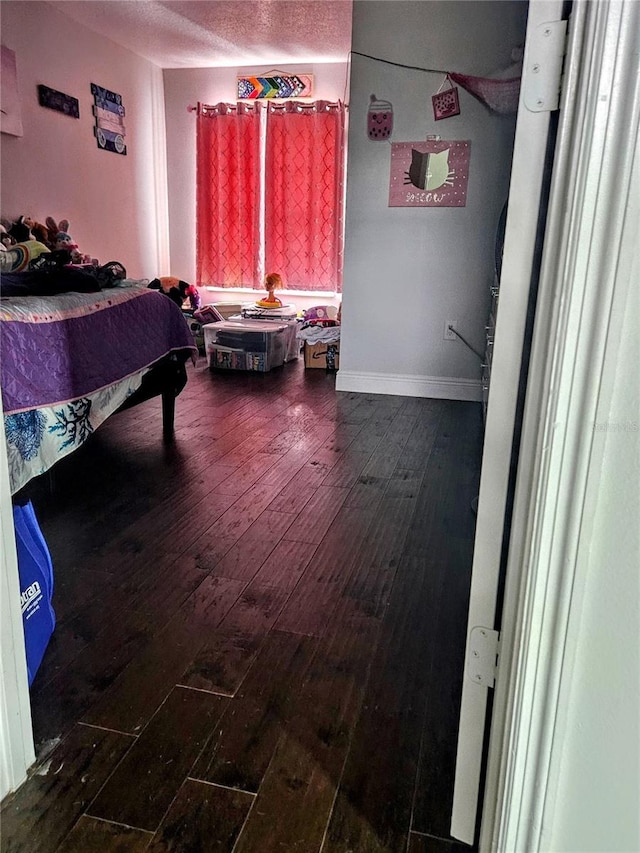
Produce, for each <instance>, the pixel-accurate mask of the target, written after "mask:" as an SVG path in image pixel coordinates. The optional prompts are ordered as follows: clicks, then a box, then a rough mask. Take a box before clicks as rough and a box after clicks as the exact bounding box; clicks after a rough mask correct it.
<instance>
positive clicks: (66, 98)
mask: <svg viewBox="0 0 640 853" xmlns="http://www.w3.org/2000/svg"><path fill="white" fill-rule="evenodd" d="M38 103H39V104H40V106H41V107H48V108H49V109H50V110H57V112H59V113H64V114H65V115H66V116H71V118H80V102H79V101H78V99H77V98H74V97H72V96H71V95H65V94H64V92H58V91H57V89H50V88H49V87H48V86H43V85H42V84H40V85H39V86H38Z"/></svg>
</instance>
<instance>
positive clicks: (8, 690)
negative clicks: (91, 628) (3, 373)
mask: <svg viewBox="0 0 640 853" xmlns="http://www.w3.org/2000/svg"><path fill="white" fill-rule="evenodd" d="M0 421H1V422H2V423H4V415H3V410H2V398H1V396H0ZM34 761H35V750H34V746H33V728H32V723H31V702H30V700H29V680H28V676H27V658H26V653H25V647H24V628H23V626H22V612H21V609H20V581H19V579H18V556H17V552H16V539H15V530H14V527H13V509H12V504H11V494H10V491H9V466H8V463H7V445H6V442H5V439H4V435H3V436H2V438H1V439H0V799H2V798H3V797H5V796H6V795H7V794H8V793H10V792H11V791H15V789H16V788H18V787H19V786H20V785H21V784H22V783H23V782H24V780H25V779H26V778H27V770H28V768H29V767H30V766H31V765H32V764H33V762H34Z"/></svg>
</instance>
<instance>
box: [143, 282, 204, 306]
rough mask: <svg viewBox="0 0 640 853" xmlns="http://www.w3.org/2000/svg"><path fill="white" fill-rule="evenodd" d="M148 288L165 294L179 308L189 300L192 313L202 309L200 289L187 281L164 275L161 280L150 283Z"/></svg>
mask: <svg viewBox="0 0 640 853" xmlns="http://www.w3.org/2000/svg"><path fill="white" fill-rule="evenodd" d="M148 287H150V288H151V289H152V290H159V291H160V292H161V293H164V294H165V295H166V296H168V297H169V299H172V300H173V301H174V302H175V303H176V305H177V306H178V307H179V308H182V304H183V303H184V301H185V299H187V298H188V299H189V307H190V308H191V310H192V311H195V310H196V308H199V307H200V293H199V292H198V288H197V287H194V286H193V285H192V284H188V283H187V282H186V281H182V280H181V279H179V278H176V277H175V276H172V275H163V276H160V278H154V279H153V280H152V281H150V282H149V284H148Z"/></svg>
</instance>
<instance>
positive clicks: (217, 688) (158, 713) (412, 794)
mask: <svg viewBox="0 0 640 853" xmlns="http://www.w3.org/2000/svg"><path fill="white" fill-rule="evenodd" d="M334 386H335V378H334V377H333V376H331V375H328V374H326V373H325V372H324V371H321V370H306V371H305V370H304V368H303V366H302V363H301V361H300V362H297V363H291V364H288V365H285V366H284V367H283V368H281V369H278V370H274V371H272V372H271V373H269V374H265V375H246V374H240V373H211V372H210V371H208V370H207V369H206V365H205V363H204V360H200V362H199V364H198V366H197V367H195V368H190V378H189V382H188V384H187V387H186V389H185V391H184V392H183V394H182V395H181V396H180V398H179V399H178V402H177V407H176V437H175V441H174V442H173V443H172V444H169V445H165V444H163V443H162V439H161V421H160V401H159V400H153V401H149V402H148V403H145V404H143V405H141V406H138V407H137V408H135V409H131V410H129V411H127V412H123V413H121V414H119V415H117V416H114V417H112V418H111V419H110V420H109V421H108V422H107V423H106V424H105V425H104V426H103V427H101V428H100V430H99V431H98V432H97V433H96V435H95V436H93V437H92V440H91V441H90V442H88V443H87V445H85V446H84V447H83V448H81V449H80V450H78V451H77V452H76V453H75V454H72V455H71V456H70V457H68V458H67V459H65V460H63V461H62V462H60V463H59V464H58V465H57V466H56V468H55V469H54V471H53V472H52V473H51V476H44V477H42V478H40V480H39V481H38V482H36V483H34V484H33V485H32V487H31V489H30V494H31V496H32V498H33V501H34V505H35V507H36V513H37V515H38V518H39V520H40V523H41V526H42V528H43V531H44V534H45V537H46V539H47V542H48V544H49V547H50V550H51V553H52V557H53V562H54V570H55V582H56V589H55V596H54V606H55V609H56V613H57V618H58V625H57V629H56V632H55V635H54V637H53V639H52V641H51V643H50V646H49V648H48V650H47V653H46V656H45V659H44V661H43V664H42V667H41V669H40V671H39V672H38V675H37V676H36V679H35V681H34V684H33V686H32V691H31V696H32V714H33V726H34V736H35V740H36V744H37V751H38V763H37V765H36V767H35V768H34V770H33V772H32V773H31V775H30V778H29V779H28V781H27V782H26V783H25V784H24V785H23V786H22V788H21V789H20V790H19V791H17V792H16V793H14V794H12V795H11V796H10V797H8V798H7V799H6V800H5V801H4V803H3V804H2V810H1V813H0V836H1V842H0V843H1V849H2V851H3V853H18V851H20V853H63V852H64V853H93V851H96V853H97V852H98V851H99V852H100V853H115V851H128V853H142V851H150V853H168V851H172V853H187V851H189V853H206V852H207V851H214V850H215V851H223V852H224V851H229V853H231V851H237V853H240V851H242V853H271V851H274V853H275V851H279V852H280V853H281V851H284V853H287V851H300V853H350V852H351V851H353V853H400V851H408V853H423V851H424V853H460V851H463V850H465V849H466V850H470V848H468V847H465V846H464V845H458V844H456V843H455V842H453V840H452V839H451V838H450V836H449V834H448V831H449V816H450V810H451V800H452V790H453V772H454V759H455V745H456V737H457V716H458V711H459V704H460V694H461V683H462V661H463V658H464V638H465V631H466V613H467V607H468V595H469V583H470V569H471V558H472V548H473V533H474V524H475V517H474V514H473V511H472V500H473V498H474V497H475V496H476V495H477V491H478V484H479V467H480V457H481V442H482V417H481V409H480V404H475V403H461V402H451V401H443V400H423V399H412V398H404V397H390V396H384V395H365V394H350V393H336V391H335V387H334Z"/></svg>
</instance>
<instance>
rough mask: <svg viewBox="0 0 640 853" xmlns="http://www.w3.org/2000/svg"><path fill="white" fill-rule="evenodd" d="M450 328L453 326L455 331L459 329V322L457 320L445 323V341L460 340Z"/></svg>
mask: <svg viewBox="0 0 640 853" xmlns="http://www.w3.org/2000/svg"><path fill="white" fill-rule="evenodd" d="M449 326H453V328H454V329H457V328H458V321H457V320H445V321H444V335H443V338H444V339H445V341H457V340H458V337H457V335H456V334H455V333H454V332H452V331H451V329H450V328H449Z"/></svg>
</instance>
